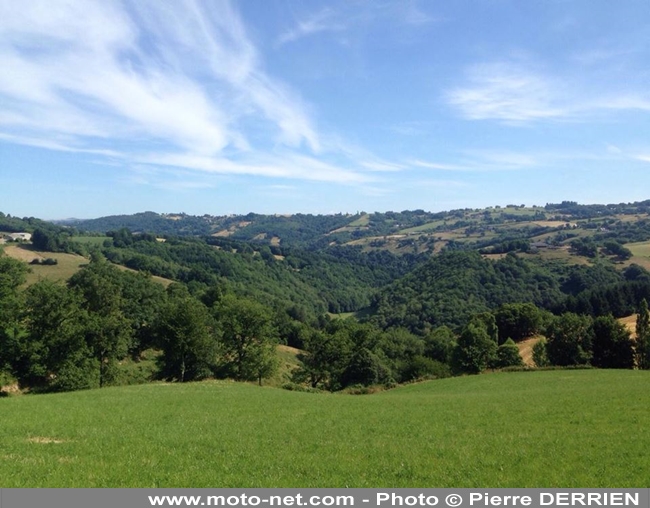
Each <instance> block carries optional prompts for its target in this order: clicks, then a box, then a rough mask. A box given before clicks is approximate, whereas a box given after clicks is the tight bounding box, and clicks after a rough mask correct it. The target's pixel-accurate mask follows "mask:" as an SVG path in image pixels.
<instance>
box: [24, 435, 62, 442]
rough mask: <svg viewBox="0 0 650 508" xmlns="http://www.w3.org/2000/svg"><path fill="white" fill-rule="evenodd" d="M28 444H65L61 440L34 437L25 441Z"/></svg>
mask: <svg viewBox="0 0 650 508" xmlns="http://www.w3.org/2000/svg"><path fill="white" fill-rule="evenodd" d="M27 441H29V442H30V443H37V444H62V443H65V441H64V440H63V439H57V438H54V437H43V436H34V437H30V438H28V439H27Z"/></svg>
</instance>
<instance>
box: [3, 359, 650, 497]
mask: <svg viewBox="0 0 650 508" xmlns="http://www.w3.org/2000/svg"><path fill="white" fill-rule="evenodd" d="M648 386H650V373H649V372H640V371H598V370H589V371H551V372H529V373H501V374H485V375H481V376H473V377H464V378H452V379H444V380H439V381H432V382H427V383H422V384H417V385H411V386H407V387H402V388H398V389H395V390H391V391H388V392H383V393H379V394H375V395H366V396H352V395H340V394H334V395H332V394H311V393H300V392H289V391H283V390H279V389H275V388H267V387H263V388H259V387H256V386H254V385H247V384H236V383H229V382H205V383H196V384H185V385H180V384H174V385H170V384H154V385H140V386H129V387H120V388H105V389H102V390H94V391H86V392H77V393H67V394H59V395H38V396H16V397H9V398H5V399H0V414H2V434H3V438H2V440H1V441H0V478H1V480H0V482H1V483H0V487H344V486H349V487H431V486H435V487H452V486H453V487H475V488H476V487H647V486H648V474H647V473H648V471H649V470H650V457H649V456H648V454H647V450H648V449H650V411H648V407H650V390H648Z"/></svg>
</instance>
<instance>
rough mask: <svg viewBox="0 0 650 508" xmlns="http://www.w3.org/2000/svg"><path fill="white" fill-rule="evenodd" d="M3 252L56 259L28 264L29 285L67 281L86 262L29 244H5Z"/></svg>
mask: <svg viewBox="0 0 650 508" xmlns="http://www.w3.org/2000/svg"><path fill="white" fill-rule="evenodd" d="M4 252H5V254H6V255H7V256H9V257H12V258H14V259H18V260H20V261H24V262H26V263H29V262H30V261H32V260H33V259H40V260H44V259H47V258H53V259H56V260H57V261H58V263H57V264H56V265H29V268H30V270H31V271H30V273H28V274H27V278H26V284H27V285H28V286H31V285H32V284H35V283H36V282H38V281H39V280H42V279H49V280H52V281H55V282H62V281H67V280H68V279H69V278H70V277H72V276H73V275H74V274H75V273H77V272H78V271H79V270H80V269H81V267H82V266H84V265H87V264H88V262H89V261H88V259H86V258H85V257H83V256H79V255H78V254H66V253H62V252H43V251H38V250H36V249H34V247H33V246H32V245H31V244H19V245H8V246H5V248H4ZM116 266H117V267H118V268H120V269H121V270H127V271H130V272H135V270H131V269H130V268H127V267H125V266H120V265H116ZM151 278H152V280H154V281H155V282H158V283H160V284H162V285H163V286H165V287H167V286H169V285H170V284H171V283H172V282H173V281H172V280H169V279H165V278H164V277H158V276H155V275H154V276H152V277H151Z"/></svg>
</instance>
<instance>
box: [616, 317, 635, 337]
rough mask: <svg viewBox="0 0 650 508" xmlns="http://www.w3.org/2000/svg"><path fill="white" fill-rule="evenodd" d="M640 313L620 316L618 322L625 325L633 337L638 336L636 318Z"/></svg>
mask: <svg viewBox="0 0 650 508" xmlns="http://www.w3.org/2000/svg"><path fill="white" fill-rule="evenodd" d="M637 316H638V314H632V315H631V316H627V317H623V318H619V319H618V322H619V323H621V324H623V325H625V328H627V329H628V330H629V332H630V333H631V334H632V337H636V318H637Z"/></svg>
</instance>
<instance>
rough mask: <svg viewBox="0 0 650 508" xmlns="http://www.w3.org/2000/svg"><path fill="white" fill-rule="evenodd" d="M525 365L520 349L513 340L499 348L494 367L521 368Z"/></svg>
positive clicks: (507, 341)
mask: <svg viewBox="0 0 650 508" xmlns="http://www.w3.org/2000/svg"><path fill="white" fill-rule="evenodd" d="M523 364H524V362H523V360H522V359H521V355H520V354H519V348H518V347H517V344H515V342H514V341H513V340H512V339H508V340H506V341H505V342H504V343H503V344H501V345H500V346H499V347H498V348H497V352H496V358H495V360H494V361H493V363H492V365H493V366H494V367H495V368H497V369H503V368H506V367H521V366H522V365H523Z"/></svg>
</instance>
